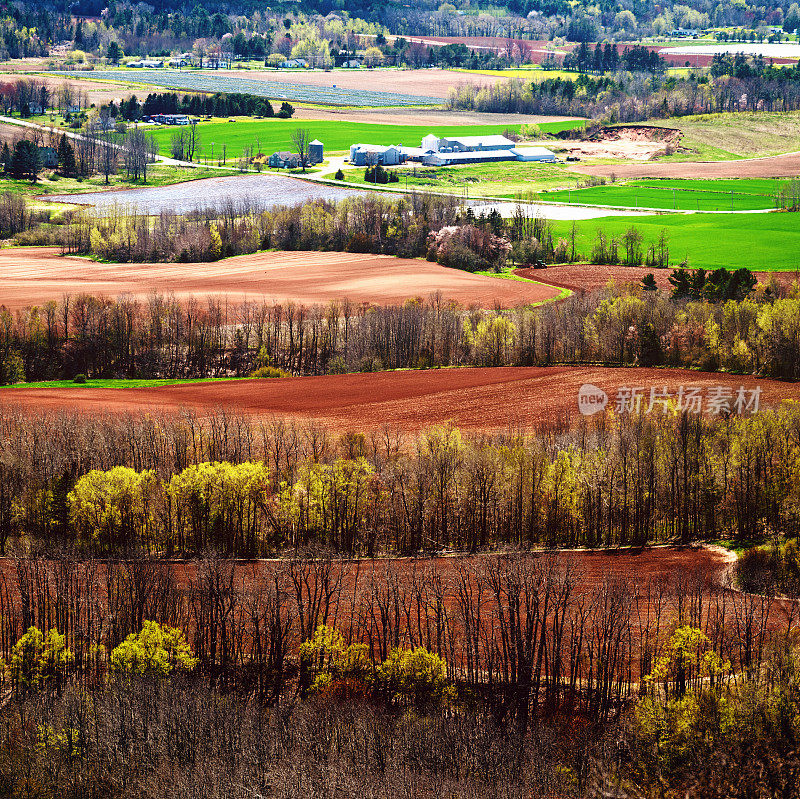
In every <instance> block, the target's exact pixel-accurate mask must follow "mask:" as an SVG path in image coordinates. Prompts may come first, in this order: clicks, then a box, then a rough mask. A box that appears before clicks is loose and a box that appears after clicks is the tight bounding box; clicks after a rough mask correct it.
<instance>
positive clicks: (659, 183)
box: [541, 178, 781, 211]
mask: <svg viewBox="0 0 800 799" xmlns="http://www.w3.org/2000/svg"><path fill="white" fill-rule="evenodd" d="M780 185H781V181H779V180H769V179H766V178H753V179H743V180H679V179H674V180H635V181H631V182H629V183H622V184H608V185H605V186H592V187H589V188H585V189H577V190H572V191H563V190H561V191H548V192H546V193H543V194H542V196H541V198H542V199H543V200H551V201H557V202H570V203H582V204H589V205H591V204H597V205H617V206H621V207H626V208H664V209H673V210H681V211H756V210H760V209H767V208H774V207H775V194H776V192H777V190H778V189H779V188H780Z"/></svg>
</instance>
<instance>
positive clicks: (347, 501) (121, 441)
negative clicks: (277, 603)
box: [0, 391, 800, 557]
mask: <svg viewBox="0 0 800 799" xmlns="http://www.w3.org/2000/svg"><path fill="white" fill-rule="evenodd" d="M742 399H743V400H746V401H744V402H740V401H739V398H738V397H737V393H736V392H734V391H730V392H728V396H725V395H724V392H723V396H721V397H718V398H716V399H714V403H716V405H715V406H714V407H711V406H710V404H711V403H712V400H711V399H709V400H708V403H709V407H708V408H704V410H706V411H707V412H709V413H710V416H703V415H700V413H698V412H697V410H698V409H692V408H689V407H684V408H683V410H678V408H677V406H678V399H677V397H676V396H674V397H672V398H670V397H667V396H662V395H661V394H658V392H656V399H655V400H654V399H653V397H652V396H641V397H640V400H641V402H634V401H633V400H629V401H628V400H626V401H624V402H623V399H622V394H620V397H614V398H612V399H611V402H612V403H613V405H612V410H615V409H616V412H615V413H612V414H610V417H607V416H606V415H602V414H601V415H599V416H598V417H592V419H591V420H590V421H587V419H586V418H585V417H581V418H580V419H579V420H578V422H577V423H575V422H574V421H573V420H571V419H563V420H561V425H562V426H563V432H560V433H559V434H558V435H557V436H555V435H554V434H543V433H521V432H520V433H508V434H506V435H497V436H493V437H472V438H469V437H466V436H462V434H461V433H460V432H459V430H458V429H454V428H451V427H437V428H432V429H430V430H428V431H425V432H424V433H423V434H420V435H419V436H418V437H416V438H410V439H409V438H407V437H404V436H403V435H401V434H400V433H399V432H397V431H394V430H392V429H391V428H387V429H386V430H384V431H383V432H382V433H376V434H371V435H369V436H367V435H364V434H358V433H354V432H350V433H346V434H343V435H341V436H339V437H337V436H334V435H332V434H331V433H330V432H328V431H327V430H325V429H322V428H319V427H316V426H313V425H312V426H293V425H289V424H286V423H284V422H281V421H277V420H271V421H265V422H252V421H247V420H245V419H243V418H240V417H237V416H232V415H230V414H225V413H219V414H212V415H211V416H210V417H208V418H198V417H196V416H194V415H193V414H185V415H183V416H181V417H168V416H164V417H159V418H157V419H155V418H150V417H147V418H145V417H136V416H134V417H131V418H130V419H127V420H126V419H118V418H109V419H103V420H97V419H89V420H84V419H80V418H76V417H72V416H68V415H62V416H42V417H32V416H28V415H26V414H20V413H15V412H11V411H9V410H5V411H4V412H3V416H2V422H3V428H2V429H3V439H2V448H3V453H4V455H3V462H2V469H1V470H0V550H2V549H4V548H5V547H6V546H7V545H9V544H13V545H14V546H17V545H19V544H20V543H21V544H26V543H30V544H32V545H33V544H37V542H38V543H39V544H40V545H42V546H44V547H45V548H46V549H48V550H52V548H53V547H59V546H62V545H64V544H68V545H71V546H77V547H79V548H81V549H84V550H86V551H89V552H94V553H105V554H109V555H117V554H120V553H125V552H130V551H139V552H148V553H153V554H167V555H170V556H173V555H180V556H190V555H197V554H202V553H203V552H206V551H208V550H213V551H216V552H219V553H221V554H224V555H226V556H232V557H253V556H264V555H271V554H275V553H282V552H285V551H297V550H302V549H304V548H307V547H313V546H320V545H322V546H325V547H327V548H329V549H331V550H333V551H336V552H339V553H343V554H346V555H348V556H356V555H368V556H374V555H376V554H379V553H387V552H388V553H398V554H415V553H419V552H432V551H439V550H441V549H443V548H444V549H457V550H469V551H485V550H487V549H493V548H496V547H503V546H514V547H532V546H543V545H544V546H548V547H556V546H559V547H580V546H589V547H597V546H619V545H638V546H643V545H645V544H648V543H652V542H656V541H672V540H680V541H681V542H683V543H686V544H688V543H690V542H692V541H694V540H697V539H701V540H702V539H714V538H718V537H733V538H736V539H737V540H742V541H745V540H750V539H755V538H757V537H758V536H760V535H763V534H764V530H775V531H780V533H781V534H782V535H785V536H787V537H791V536H796V535H797V534H798V522H797V519H798V518H799V517H798V508H799V507H800V495H798V493H797V489H798V483H797V479H796V477H797V474H798V469H799V468H800V434H799V433H798V431H800V417H799V416H798V413H797V409H796V408H794V407H793V406H792V405H791V403H788V404H787V405H786V406H785V407H781V408H780V409H778V410H775V411H763V412H760V413H753V410H754V407H753V406H751V403H750V402H749V399H750V398H749V397H747V396H746V395H745V396H743V398H742ZM626 403H627V405H631V404H632V405H633V406H634V407H633V408H628V407H627V405H626ZM684 404H686V403H684ZM617 406H620V407H619V408H618V409H617ZM570 423H572V427H571V428H570V426H569V425H570ZM89 441H91V442H92V443H91V445H89V444H88V443H87V442H89Z"/></svg>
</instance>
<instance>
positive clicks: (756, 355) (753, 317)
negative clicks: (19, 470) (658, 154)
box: [0, 199, 800, 383]
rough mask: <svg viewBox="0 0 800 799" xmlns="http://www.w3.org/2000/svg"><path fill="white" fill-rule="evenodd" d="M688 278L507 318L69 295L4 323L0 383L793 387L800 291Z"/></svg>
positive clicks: (9, 219)
mask: <svg viewBox="0 0 800 799" xmlns="http://www.w3.org/2000/svg"><path fill="white" fill-rule="evenodd" d="M20 214H22V216H20ZM27 224H30V220H29V219H28V218H27V217H26V216H24V208H23V207H21V206H20V205H19V204H18V203H15V202H13V201H12V199H9V201H8V202H7V203H5V204H4V203H0V229H9V230H12V229H15V226H16V225H20V226H25V225H27ZM488 235H491V234H488ZM491 245H492V241H491V240H489V241H488V245H487V246H491ZM448 247H450V249H448V250H447V251H446V252H447V253H449V254H448V257H450V256H453V257H456V256H457V255H458V253H459V252H460V249H459V248H461V247H463V245H461V244H460V243H459V242H458V241H456V242H455V243H452V242H451V243H450V244H448ZM687 274H688V273H682V272H680V271H679V270H676V272H675V275H676V276H675V277H674V278H673V279H674V280H675V281H676V283H677V285H676V286H675V288H674V291H673V295H672V296H670V295H668V294H666V292H659V291H657V290H649V289H652V288H653V287H652V286H650V285H649V284H648V283H647V281H644V285H643V286H636V285H632V286H629V287H626V286H621V287H607V288H605V289H603V290H602V291H597V292H592V293H585V294H573V295H571V296H570V297H568V298H567V299H565V300H563V301H561V302H559V303H553V304H548V305H544V306H541V307H539V308H525V307H520V308H517V309H514V310H511V311H480V310H474V309H469V308H464V307H459V306H457V305H455V304H453V303H450V302H445V301H444V300H443V299H442V298H441V297H440V296H438V295H433V296H431V297H428V298H409V300H408V301H407V302H406V303H404V304H402V305H397V306H387V307H369V306H367V305H365V304H357V303H351V302H349V301H346V300H345V301H341V302H331V303H329V304H328V305H325V306H321V305H320V306H312V307H304V306H302V305H297V304H294V303H274V302H266V301H263V300H262V301H242V302H229V301H227V300H225V299H223V298H220V297H209V298H206V299H205V300H201V299H200V298H196V299H191V300H189V301H188V302H179V301H178V300H176V299H175V298H172V297H169V296H164V295H155V294H154V295H153V296H151V297H149V298H147V299H144V300H140V299H136V298H133V297H120V298H118V299H109V298H107V297H95V296H92V295H88V294H78V295H74V296H72V295H67V296H65V297H63V298H62V299H60V300H49V301H47V302H45V303H43V304H42V305H40V306H35V307H31V308H27V309H22V310H18V311H16V312H14V313H11V312H10V311H8V310H5V309H0V365H2V369H3V370H4V371H3V374H0V379H1V380H2V381H3V382H5V383H8V382H19V381H25V380H27V381H37V380H52V379H65V378H67V379H71V378H73V377H74V376H75V375H77V374H83V375H87V376H89V377H94V378H102V377H114V376H119V375H125V376H128V377H139V378H204V377H225V376H236V377H243V376H248V375H250V374H252V373H254V372H256V371H257V370H258V369H261V368H263V367H274V368H277V369H281V370H283V371H285V372H288V373H290V374H294V375H322V374H341V373H345V372H359V371H362V372H363V371H377V370H381V369H400V368H415V369H424V368H432V367H443V366H552V365H558V364H576V365H578V364H585V363H603V364H606V365H639V366H673V367H683V368H686V367H692V368H700V369H703V370H704V371H716V370H718V369H724V370H727V371H733V372H738V373H745V374H760V375H764V376H768V377H777V378H790V379H797V378H798V377H800V372H799V371H798V368H800V367H798V364H800V349H798V347H800V344H798V341H800V338H798V325H800V322H799V321H798V320H799V319H800V299H798V297H797V290H796V289H790V288H788V289H787V288H786V287H785V286H782V285H779V284H775V285H773V286H772V287H770V286H764V285H763V284H759V285H758V286H757V287H756V289H755V290H754V291H752V292H750V293H749V294H748V295H747V296H746V297H744V298H740V299H736V298H728V297H726V296H725V294H724V292H725V291H728V287H729V286H730V287H731V290H736V291H739V289H740V288H741V285H740V284H739V283H738V282H736V281H738V278H734V277H731V278H730V280H729V282H728V283H726V284H725V286H722V284H719V285H717V284H716V283H709V284H708V286H707V287H705V288H702V289H700V290H697V289H696V287H695V286H694V285H693V284H696V283H697V280H696V279H695V278H692V280H691V281H690V280H689V278H688V277H686V275H687ZM712 274H713V273H712ZM732 274H733V275H736V274H737V273H732ZM731 281H734V282H735V285H734V283H732V282H731ZM704 285H705V284H704ZM684 291H686V292H689V296H685V294H684ZM696 291H699V293H697V294H695V292H696ZM720 291H721V292H723V293H722V295H721V296H719V297H718V296H717V293H718V292H720Z"/></svg>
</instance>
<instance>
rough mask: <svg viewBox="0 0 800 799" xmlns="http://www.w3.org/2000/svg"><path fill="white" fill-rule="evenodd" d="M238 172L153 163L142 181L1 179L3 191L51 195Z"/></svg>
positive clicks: (122, 177)
mask: <svg viewBox="0 0 800 799" xmlns="http://www.w3.org/2000/svg"><path fill="white" fill-rule="evenodd" d="M238 174H239V172H238V171H237V170H234V169H229V170H228V169H206V168H205V167H202V166H197V167H177V166H170V165H168V164H152V165H151V166H150V167H148V170H147V183H142V181H141V180H138V181H135V180H129V179H128V178H127V177H126V176H125V174H124V173H119V174H116V175H109V180H108V183H106V182H105V180H104V178H103V176H102V175H93V176H92V177H90V178H84V179H83V180H79V179H78V178H65V177H60V176H58V175H56V176H55V177H56V179H55V180H51V179H50V176H44V177H42V178H40V180H38V181H37V182H36V183H31V182H30V181H29V180H14V179H12V178H2V179H0V192H6V191H8V192H11V193H13V194H22V195H25V196H28V197H37V196H43V197H46V196H47V195H48V194H84V193H87V192H95V191H102V190H103V189H140V188H154V187H157V186H171V185H173V184H175V183H183V182H185V181H187V180H200V179H202V178H220V177H226V176H228V175H238Z"/></svg>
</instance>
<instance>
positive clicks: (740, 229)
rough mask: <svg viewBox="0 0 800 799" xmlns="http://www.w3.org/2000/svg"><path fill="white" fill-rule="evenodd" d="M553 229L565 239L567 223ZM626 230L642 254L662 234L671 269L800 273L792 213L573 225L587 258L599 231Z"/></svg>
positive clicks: (799, 237)
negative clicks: (633, 232) (638, 237)
mask: <svg viewBox="0 0 800 799" xmlns="http://www.w3.org/2000/svg"><path fill="white" fill-rule="evenodd" d="M552 225H553V232H554V235H555V236H556V237H563V238H567V237H568V235H569V230H570V227H571V225H572V222H568V221H554V222H553V223H552ZM631 227H635V228H638V229H639V231H640V232H641V233H642V249H643V250H644V251H645V252H646V250H647V247H648V245H650V244H651V243H655V242H656V241H657V240H658V237H659V235H660V233H661V231H662V230H666V232H667V236H668V240H669V254H670V258H669V260H670V264H671V265H673V266H674V265H677V264H678V263H680V262H681V261H682V260H683V259H684V258H688V259H689V267H690V268H692V269H699V268H703V269H719V268H721V267H725V268H726V269H740V268H742V267H745V268H747V269H752V270H754V271H761V272H771V271H772V272H793V271H795V270H800V214H797V213H768V214H690V215H687V214H659V215H653V216H643V217H606V218H605V219H593V220H590V221H585V222H578V223H577V229H578V250H579V251H580V252H581V253H582V254H583V255H584V257H586V258H588V257H589V255H590V253H591V251H592V244H593V242H594V240H595V239H596V237H597V231H598V230H603V231H604V232H605V233H606V235H607V236H608V237H611V236H616V237H621V236H622V235H623V234H624V233H625V231H626V230H628V229H629V228H631ZM620 251H622V248H621V249H620Z"/></svg>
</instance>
